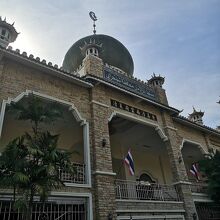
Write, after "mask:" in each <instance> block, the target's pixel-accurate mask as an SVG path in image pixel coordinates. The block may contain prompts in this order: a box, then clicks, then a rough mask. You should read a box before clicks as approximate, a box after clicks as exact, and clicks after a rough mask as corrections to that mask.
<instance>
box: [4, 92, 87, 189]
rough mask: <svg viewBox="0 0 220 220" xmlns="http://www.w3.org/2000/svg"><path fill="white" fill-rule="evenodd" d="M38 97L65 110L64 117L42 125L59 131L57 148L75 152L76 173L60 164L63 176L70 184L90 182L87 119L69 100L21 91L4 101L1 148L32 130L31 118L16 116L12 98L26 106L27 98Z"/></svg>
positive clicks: (55, 133)
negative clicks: (68, 171)
mask: <svg viewBox="0 0 220 220" xmlns="http://www.w3.org/2000/svg"><path fill="white" fill-rule="evenodd" d="M36 97H37V99H38V100H39V101H40V103H41V105H42V106H47V105H48V104H49V103H56V106H57V107H58V108H59V109H60V110H61V112H62V117H60V118H57V119H56V120H55V121H53V122H51V123H47V124H41V125H40V129H41V130H42V131H49V132H50V133H51V134H53V135H59V139H58V149H60V150H63V151H68V152H71V153H72V154H71V161H72V163H73V166H74V167H75V170H76V172H75V174H74V175H70V174H68V173H65V172H63V171H62V168H61V170H60V177H61V179H62V180H63V181H64V182H65V183H66V184H67V185H72V184H86V183H89V182H90V178H89V173H90V171H89V169H90V168H89V167H88V164H89V156H88V155H89V154H88V152H89V151H88V149H89V146H88V135H87V132H88V123H86V122H85V121H84V120H83V119H81V116H80V115H79V113H78V111H77V110H76V109H75V108H74V107H73V106H72V105H70V103H67V102H62V101H61V100H58V99H55V98H52V97H49V96H45V95H41V94H39V93H36V92H31V91H27V92H25V93H22V94H20V95H19V96H18V97H16V98H15V99H14V100H8V101H3V104H2V110H1V118H2V119H3V120H1V121H0V122H1V124H0V128H1V129H0V130H1V138H0V152H2V151H3V150H4V148H5V146H6V145H7V144H8V143H9V142H10V141H11V140H13V139H14V138H16V137H18V136H21V135H23V134H24V133H25V132H29V133H31V132H32V124H31V123H30V121H25V120H18V119H16V117H15V112H14V111H12V106H11V102H16V103H19V104H20V105H21V106H27V104H28V102H29V101H30V100H31V99H33V98H36Z"/></svg>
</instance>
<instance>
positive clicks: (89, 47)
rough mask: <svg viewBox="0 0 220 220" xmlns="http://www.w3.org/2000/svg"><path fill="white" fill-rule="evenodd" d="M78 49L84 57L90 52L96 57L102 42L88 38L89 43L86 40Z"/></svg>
mask: <svg viewBox="0 0 220 220" xmlns="http://www.w3.org/2000/svg"><path fill="white" fill-rule="evenodd" d="M80 50H81V52H82V55H83V56H85V57H86V56H88V55H90V54H91V55H94V56H97V57H98V56H99V54H100V52H101V50H102V44H98V43H96V42H95V39H94V40H92V39H90V41H89V43H87V42H86V41H85V42H84V45H83V46H82V47H80Z"/></svg>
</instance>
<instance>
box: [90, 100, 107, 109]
mask: <svg viewBox="0 0 220 220" xmlns="http://www.w3.org/2000/svg"><path fill="white" fill-rule="evenodd" d="M91 103H94V104H97V105H100V106H102V107H106V108H109V105H106V104H104V103H101V102H98V101H95V100H92V101H91Z"/></svg>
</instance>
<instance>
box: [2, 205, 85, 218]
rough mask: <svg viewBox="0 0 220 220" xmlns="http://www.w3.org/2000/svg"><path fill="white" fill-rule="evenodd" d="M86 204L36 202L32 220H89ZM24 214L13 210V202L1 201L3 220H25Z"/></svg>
mask: <svg viewBox="0 0 220 220" xmlns="http://www.w3.org/2000/svg"><path fill="white" fill-rule="evenodd" d="M86 210H87V209H86V202H83V203H82V202H78V201H77V202H74V201H73V202H70V201H62V202H59V201H57V202H55V201H51V202H46V203H45V204H42V203H39V202H36V203H34V205H33V211H32V220H87V211H86ZM23 217H24V216H23V214H22V213H21V212H20V211H19V210H14V209H13V202H12V201H0V219H1V220H23Z"/></svg>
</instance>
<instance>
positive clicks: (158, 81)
mask: <svg viewBox="0 0 220 220" xmlns="http://www.w3.org/2000/svg"><path fill="white" fill-rule="evenodd" d="M164 81H165V78H164V77H162V76H160V75H158V76H156V75H155V73H153V75H152V76H151V79H149V80H148V84H149V85H151V86H153V87H161V88H162V86H163V84H164Z"/></svg>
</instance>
